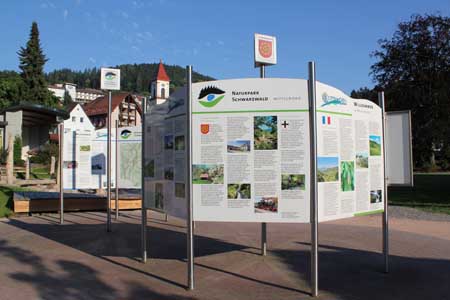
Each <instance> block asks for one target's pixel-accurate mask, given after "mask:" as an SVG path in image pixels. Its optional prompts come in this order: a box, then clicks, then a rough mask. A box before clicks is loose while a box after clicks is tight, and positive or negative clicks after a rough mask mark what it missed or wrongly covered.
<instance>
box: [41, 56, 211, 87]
mask: <svg viewBox="0 0 450 300" xmlns="http://www.w3.org/2000/svg"><path fill="white" fill-rule="evenodd" d="M164 67H165V69H166V72H167V75H169V77H170V90H171V91H173V90H174V89H176V88H178V87H181V86H183V85H184V84H185V83H186V79H185V77H186V70H185V69H184V68H182V67H180V66H175V65H173V66H171V65H164ZM115 68H119V69H120V72H121V73H120V75H121V80H120V81H121V88H122V90H124V91H129V92H135V93H141V94H143V95H148V93H149V90H150V80H151V79H153V78H154V77H155V75H156V73H157V71H158V64H157V63H153V64H125V65H118V66H115ZM47 80H48V82H49V83H51V84H55V83H61V82H73V83H75V84H77V86H78V88H93V89H99V88H100V69H97V68H92V69H85V70H84V71H72V70H70V69H61V70H55V71H52V72H50V73H48V74H47ZM192 80H193V81H194V82H199V81H209V80H214V78H212V77H209V76H204V75H202V74H200V73H197V72H193V74H192Z"/></svg>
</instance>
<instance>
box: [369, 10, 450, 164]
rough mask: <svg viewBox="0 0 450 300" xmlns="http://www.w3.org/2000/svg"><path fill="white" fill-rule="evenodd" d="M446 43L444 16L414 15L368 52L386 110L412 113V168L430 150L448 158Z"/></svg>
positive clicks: (449, 33)
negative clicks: (383, 94)
mask: <svg viewBox="0 0 450 300" xmlns="http://www.w3.org/2000/svg"><path fill="white" fill-rule="evenodd" d="M449 40H450V18H449V17H447V16H440V15H423V16H421V15H415V16H413V17H412V18H411V20H410V21H408V22H402V23H400V24H399V25H398V29H397V31H396V32H395V33H394V35H393V37H392V38H391V39H383V40H380V42H379V45H380V49H379V50H376V51H375V52H373V56H374V57H375V58H376V59H377V62H376V63H375V64H374V65H373V66H372V67H371V69H372V75H373V77H374V79H375V81H376V82H377V83H378V85H379V86H380V88H382V89H383V90H384V91H385V94H386V106H387V108H388V110H406V109H410V110H411V112H412V126H413V129H412V134H413V153H414V162H415V166H416V167H422V166H424V165H425V164H427V162H429V161H430V159H431V157H432V153H433V151H434V149H439V150H440V151H441V152H444V153H449V154H450V152H449V151H447V149H449V148H450V127H449V126H448V115H449V113H450V101H449V99H450V80H449V78H450V43H449ZM443 159H447V160H448V159H450V156H449V157H443Z"/></svg>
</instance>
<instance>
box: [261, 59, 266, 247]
mask: <svg viewBox="0 0 450 300" xmlns="http://www.w3.org/2000/svg"><path fill="white" fill-rule="evenodd" d="M259 74H260V78H265V77H266V66H265V65H261V66H260V68H259ZM261 255H262V256H266V255H267V223H265V222H264V223H261Z"/></svg>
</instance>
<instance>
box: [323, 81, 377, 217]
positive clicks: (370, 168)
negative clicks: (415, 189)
mask: <svg viewBox="0 0 450 300" xmlns="http://www.w3.org/2000/svg"><path fill="white" fill-rule="evenodd" d="M316 93H317V103H316V107H317V180H318V197H319V203H318V205H319V206H318V210H319V221H327V220H335V219H341V218H346V217H351V216H354V215H360V214H367V213H373V212H380V211H382V210H383V207H384V204H383V202H384V195H383V183H384V180H383V177H384V166H383V151H382V150H383V147H382V145H383V136H382V112H381V108H380V107H379V106H378V105H376V104H375V103H373V102H370V101H368V100H362V99H353V98H350V97H348V96H347V95H345V94H344V93H343V92H342V91H340V90H338V89H336V88H333V87H331V86H328V85H325V84H322V83H320V82H317V92H316Z"/></svg>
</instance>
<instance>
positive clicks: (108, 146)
mask: <svg viewBox="0 0 450 300" xmlns="http://www.w3.org/2000/svg"><path fill="white" fill-rule="evenodd" d="M107 143H108V144H107V161H108V167H107V169H108V173H107V177H106V182H107V185H108V186H107V195H106V200H107V201H108V205H107V210H106V219H107V220H106V231H107V232H111V167H112V166H111V91H109V92H108V138H107Z"/></svg>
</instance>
